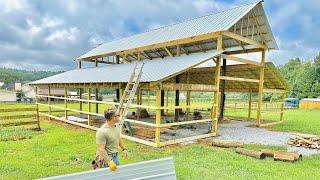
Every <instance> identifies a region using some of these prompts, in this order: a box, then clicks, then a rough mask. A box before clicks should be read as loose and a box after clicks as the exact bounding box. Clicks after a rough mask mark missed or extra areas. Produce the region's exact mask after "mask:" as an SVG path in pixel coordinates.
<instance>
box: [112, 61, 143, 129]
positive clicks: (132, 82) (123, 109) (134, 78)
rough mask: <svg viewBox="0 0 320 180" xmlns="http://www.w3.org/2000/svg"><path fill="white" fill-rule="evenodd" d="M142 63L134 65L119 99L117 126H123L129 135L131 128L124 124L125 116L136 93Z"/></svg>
mask: <svg viewBox="0 0 320 180" xmlns="http://www.w3.org/2000/svg"><path fill="white" fill-rule="evenodd" d="M143 66H144V63H141V64H138V63H136V64H135V66H134V69H133V72H132V74H131V76H130V78H129V80H128V83H127V86H126V89H125V90H124V92H123V95H122V97H121V100H120V103H119V106H118V109H117V112H118V113H119V114H120V119H119V123H118V124H119V126H120V127H122V125H123V124H124V128H125V130H126V131H128V132H129V133H130V134H132V132H133V131H132V128H131V127H130V124H129V123H125V121H124V120H125V119H126V116H127V114H128V111H129V108H130V105H131V103H132V100H133V98H134V96H135V94H136V92H137V89H138V86H139V83H140V79H141V75H142V73H143V72H142V69H143Z"/></svg>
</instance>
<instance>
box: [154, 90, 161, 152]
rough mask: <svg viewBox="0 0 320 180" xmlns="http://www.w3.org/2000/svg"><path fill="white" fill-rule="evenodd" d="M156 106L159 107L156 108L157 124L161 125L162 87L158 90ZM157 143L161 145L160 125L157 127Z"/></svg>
mask: <svg viewBox="0 0 320 180" xmlns="http://www.w3.org/2000/svg"><path fill="white" fill-rule="evenodd" d="M156 106H157V107H158V108H159V109H157V110H156V125H157V126H160V124H161V110H160V108H161V89H157V90H156ZM155 133H156V134H155V143H156V144H157V146H159V145H160V127H157V128H156V131H155Z"/></svg>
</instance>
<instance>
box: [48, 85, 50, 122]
mask: <svg viewBox="0 0 320 180" xmlns="http://www.w3.org/2000/svg"><path fill="white" fill-rule="evenodd" d="M48 96H49V97H48V110H49V115H51V106H50V105H51V98H50V96H51V87H50V86H48ZM49 119H50V118H49Z"/></svg>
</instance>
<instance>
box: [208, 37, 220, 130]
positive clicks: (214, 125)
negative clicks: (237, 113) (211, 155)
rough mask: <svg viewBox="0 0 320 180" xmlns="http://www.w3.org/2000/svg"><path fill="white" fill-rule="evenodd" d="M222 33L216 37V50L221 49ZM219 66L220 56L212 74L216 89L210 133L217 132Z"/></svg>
mask: <svg viewBox="0 0 320 180" xmlns="http://www.w3.org/2000/svg"><path fill="white" fill-rule="evenodd" d="M222 44H223V42H222V34H220V35H219V36H218V38H217V51H221V50H223V49H222ZM220 66H221V57H220V56H219V57H217V58H216V68H215V75H214V82H215V85H216V86H217V91H215V92H214V102H213V106H212V112H211V116H212V117H211V119H212V123H211V133H212V135H214V136H215V135H216V134H217V129H218V112H217V111H218V109H217V108H218V103H219V99H218V98H219V87H220Z"/></svg>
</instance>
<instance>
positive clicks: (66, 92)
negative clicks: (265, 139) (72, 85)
mask: <svg viewBox="0 0 320 180" xmlns="http://www.w3.org/2000/svg"><path fill="white" fill-rule="evenodd" d="M64 98H65V99H64V108H66V109H67V108H68V101H67V99H66V98H68V88H66V87H65V88H64ZM66 109H65V110H64V118H65V119H66V120H68V111H67V110H66Z"/></svg>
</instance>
